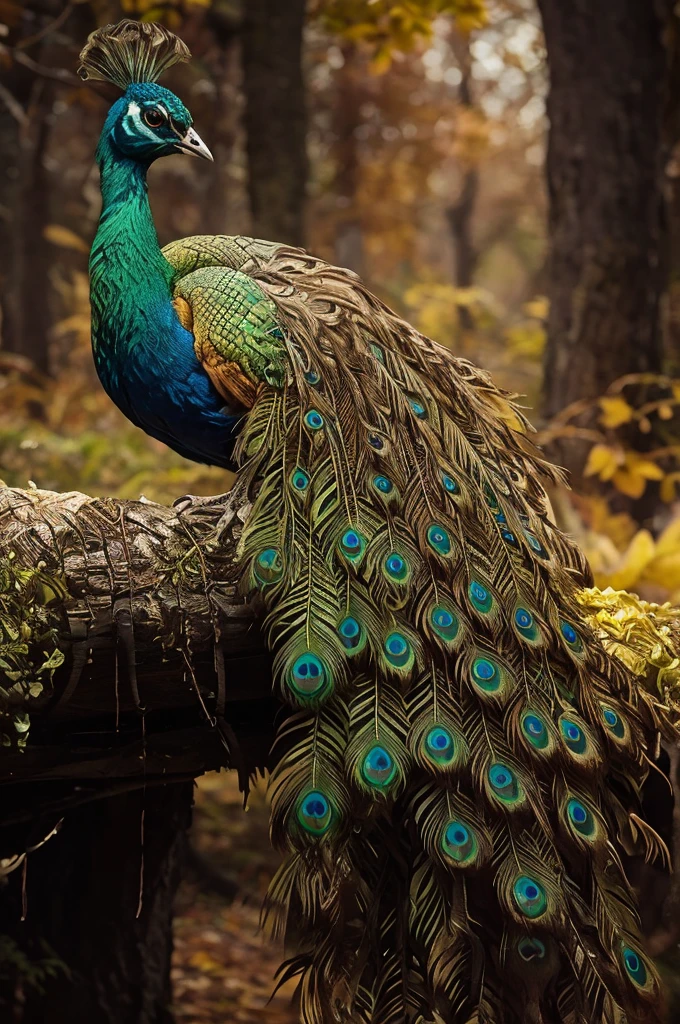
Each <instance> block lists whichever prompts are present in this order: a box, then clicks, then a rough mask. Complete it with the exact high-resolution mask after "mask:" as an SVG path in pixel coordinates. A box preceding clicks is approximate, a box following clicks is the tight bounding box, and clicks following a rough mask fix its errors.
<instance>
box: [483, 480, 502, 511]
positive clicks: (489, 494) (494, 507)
mask: <svg viewBox="0 0 680 1024" xmlns="http://www.w3.org/2000/svg"><path fill="white" fill-rule="evenodd" d="M482 490H483V492H484V500H485V502H486V503H487V505H488V506H489V508H490V509H491V511H492V512H500V510H501V507H500V505H499V504H498V498H497V497H496V493H495V491H493V490H492V489H491V488H490V487H489V485H488V484H484V485H483V487H482Z"/></svg>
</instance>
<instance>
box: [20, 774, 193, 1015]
mask: <svg viewBox="0 0 680 1024" xmlns="http://www.w3.org/2000/svg"><path fill="white" fill-rule="evenodd" d="M192 801H193V782H184V783H181V784H175V785H167V786H161V787H156V788H152V789H138V790H136V791H135V792H131V793H126V794H124V795H121V796H117V797H111V798H109V799H107V800H101V801H99V802H96V803H91V804H87V805H85V806H83V807H80V808H78V809H77V810H74V811H71V813H69V814H68V815H67V816H66V818H65V820H64V824H63V826H62V828H61V830H60V831H59V833H58V834H57V835H56V836H54V837H53V838H51V839H49V840H48V841H47V842H46V843H45V844H44V846H42V847H41V848H40V849H39V850H38V851H36V852H35V853H34V854H32V855H31V856H30V858H29V860H28V861H27V870H26V875H25V877H24V875H23V872H22V870H21V869H19V870H17V871H15V872H14V873H13V875H12V876H10V878H11V881H10V884H9V886H8V891H6V892H5V893H4V894H3V899H2V904H1V905H0V931H2V932H3V933H4V934H5V935H11V936H12V938H13V939H14V940H15V942H16V943H17V945H18V946H19V948H20V949H23V950H25V951H26V952H27V954H28V955H29V956H30V955H31V954H32V955H34V956H37V957H40V955H41V952H42V955H44V944H45V943H47V945H48V946H49V948H50V951H51V955H56V957H57V958H58V959H59V960H60V961H61V963H62V964H63V968H60V969H57V972H56V974H55V976H54V977H52V978H49V979H48V980H47V983H46V984H45V986H44V992H38V991H36V990H35V989H34V988H32V987H30V986H29V985H26V984H25V983H24V984H22V982H21V979H19V984H18V985H17V986H16V987H15V998H14V1006H13V1007H12V1008H11V1009H12V1013H13V1016H14V1019H16V1020H18V1021H20V1022H21V1024H91V1022H92V1021H98V1022H101V1024H171V1022H172V1020H173V1015H172V1011H171V988H170V960H171V956H172V913H173V901H174V897H175V894H176V891H177V888H178V886H179V883H180V880H181V877H182V867H183V864H184V859H185V853H186V845H187V837H186V833H187V829H188V827H189V824H190V822H191V805H192ZM22 916H23V917H24V920H21V917H22ZM5 1019H8V1018H7V1017H6V1018H5Z"/></svg>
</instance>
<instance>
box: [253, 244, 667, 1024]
mask: <svg viewBox="0 0 680 1024" xmlns="http://www.w3.org/2000/svg"><path fill="white" fill-rule="evenodd" d="M251 280H252V281H253V282H254V285H251V288H253V287H254V288H255V289H258V290H259V293H260V294H259V297H258V302H260V303H261V302H262V301H263V300H264V301H266V302H267V303H270V304H271V306H270V308H272V309H275V311H276V323H277V326H276V327H275V328H274V329H273V331H272V333H271V335H270V337H271V338H273V339H275V341H276V343H277V345H278V349H279V352H278V354H277V357H276V361H277V362H278V364H279V365H280V366H284V367H285V374H284V375H283V376H282V379H281V382H280V384H279V385H278V386H273V385H272V383H266V382H261V383H259V385H258V387H257V390H256V397H255V400H254V404H253V406H252V409H251V411H250V412H249V414H248V416H247V419H246V420H245V423H244V426H243V430H242V433H241V435H240V440H239V443H238V448H237V452H236V458H237V461H238V463H239V465H240V473H239V479H238V483H237V486H238V487H239V488H240V489H241V490H242V491H243V493H244V494H245V495H247V496H248V497H249V498H250V500H251V501H252V509H251V511H250V514H249V518H248V520H247V523H246V525H245V528H244V530H243V534H242V538H241V542H240V548H239V559H240V564H241V567H242V573H243V592H244V594H245V595H249V596H254V597H256V599H257V600H259V601H261V603H262V606H263V613H264V619H263V628H264V634H265V637H266V640H267V643H268V644H269V646H270V648H271V650H272V652H273V656H274V679H275V685H276V687H277V690H278V692H279V694H280V696H281V698H282V700H283V701H284V702H285V703H286V704H287V705H289V706H290V708H291V713H290V715H289V716H288V717H287V718H286V720H285V722H284V724H283V726H282V727H281V730H280V734H279V737H278V741H277V747H276V767H275V768H274V770H273V772H272V776H271V786H270V788H271V802H272V821H271V830H272V837H273V840H274V842H275V843H276V845H277V846H278V847H279V848H281V849H283V850H285V851H286V853H287V858H286V859H285V861H284V863H283V865H282V867H281V869H280V871H279V873H278V874H277V876H276V878H275V879H274V881H273V883H272V886H271V889H270V893H269V897H268V901H267V905H266V908H265V918H266V919H267V920H268V921H269V923H270V925H271V926H272V928H273V930H274V931H275V932H277V933H278V934H282V935H283V936H285V937H286V938H287V939H288V940H289V941H290V942H292V943H295V944H296V946H297V947H298V948H300V947H301V948H302V952H301V953H298V954H297V955H296V956H294V957H293V958H292V960H291V961H290V962H289V963H288V965H287V967H286V968H285V970H286V972H288V973H295V972H300V973H301V976H302V982H301V983H302V1011H301V1012H302V1020H303V1021H304V1022H305V1024H312V1022H313V1024H317V1022H319V1024H320V1022H326V1021H331V1020H333V1021H337V1020H347V1021H357V1022H360V1021H362V1022H367V1024H368V1022H372V1024H378V1022H380V1024H388V1022H395V1024H396V1022H397V1021H399V1022H402V1021H405V1020H407V1021H414V1022H415V1021H422V1022H425V1021H428V1022H429V1021H446V1022H458V1021H460V1022H467V1021H488V1022H492V1021H493V1022H501V1021H503V1022H510V1021H531V1022H534V1021H535V1022H539V1021H544V1022H555V1021H569V1022H571V1021H574V1022H577V1021H582V1022H585V1021H593V1020H603V1021H612V1022H613V1021H620V1020H622V1019H625V1020H629V1021H636V1020H644V1021H652V1020H656V1019H657V1015H658V1012H659V1011H658V1006H659V982H658V978H657V975H656V972H655V970H654V967H653V965H652V964H651V963H650V961H649V959H648V958H647V957H646V956H645V954H644V952H643V951H642V949H641V940H640V934H639V919H638V914H637V911H636V908H635V900H634V896H633V893H632V891H631V888H630V885H629V883H628V881H627V880H626V876H625V873H624V869H623V866H622V863H621V859H620V854H621V847H620V843H619V842H618V836H619V833H620V831H621V829H622V823H625V822H626V821H627V820H628V819H629V818H631V819H632V820H633V821H635V822H638V823H639V822H640V820H641V819H640V813H641V812H640V801H639V797H640V789H641V786H642V783H643V781H644V779H645V776H646V774H647V771H648V769H649V761H648V757H649V756H650V755H649V753H648V752H649V751H650V750H653V749H654V747H655V744H656V737H657V734H658V731H659V729H660V728H668V727H669V726H668V723H667V721H666V718H665V715H664V711H663V709H662V708H660V707H659V706H658V702H657V701H655V698H654V696H653V693H652V692H649V691H648V690H647V689H645V688H644V687H640V686H639V685H638V684H637V682H636V680H635V677H634V675H633V673H632V672H631V671H630V670H629V669H628V668H627V667H626V666H625V665H624V663H623V662H622V661H621V660H620V659H619V658H615V657H612V656H611V655H610V654H609V653H608V651H607V649H606V647H605V645H604V644H603V639H602V635H601V633H602V631H601V630H598V629H597V628H594V626H595V627H596V623H595V624H594V623H593V622H592V616H591V621H590V622H589V621H588V617H587V616H586V614H585V609H584V606H583V601H582V596H581V594H582V589H583V588H584V587H587V586H588V585H589V584H590V582H591V581H590V576H589V571H588V568H587V565H586V564H585V562H584V559H583V557H582V555H581V553H580V552H579V550H578V549H577V548H576V546H575V545H574V544H573V543H572V542H571V541H570V540H569V539H568V538H566V537H565V536H564V535H562V534H561V533H560V531H559V530H558V529H557V528H556V527H555V526H554V524H553V523H552V522H551V520H550V517H549V503H548V500H547V497H546V494H545V490H544V487H543V483H544V482H550V481H554V480H555V477H556V473H555V471H554V470H553V469H551V468H550V467H549V466H547V465H546V464H545V463H544V462H543V461H542V460H541V459H540V457H539V456H538V454H537V452H536V451H535V450H533V449H532V447H531V445H530V443H529V441H528V438H527V434H526V423H525V421H524V419H523V418H522V416H521V414H520V413H519V412H518V411H517V410H516V409H515V408H514V407H513V406H512V405H511V403H510V402H509V401H508V398H507V396H506V395H504V394H503V393H502V392H500V391H499V390H498V389H497V388H496V387H495V386H494V385H493V384H492V382H491V381H490V379H489V378H488V377H487V376H486V374H484V373H482V372H481V371H479V370H477V369H475V368H474V367H472V366H471V365H470V364H469V363H467V362H465V361H464V360H461V359H456V358H454V357H453V356H452V355H451V354H450V353H449V352H448V351H446V350H445V349H443V348H442V347H440V346H438V345H436V344H434V343H433V342H431V341H429V340H428V339H426V338H424V337H422V336H421V335H419V334H418V333H417V332H416V331H415V330H414V329H413V328H412V327H410V326H409V325H408V324H407V323H405V322H404V321H403V320H401V319H400V318H399V317H397V316H396V315H395V314H393V313H392V312H391V311H390V310H389V309H387V308H386V307H385V306H384V305H383V304H382V303H380V302H379V301H378V300H377V299H375V298H374V297H373V296H372V295H370V293H369V292H367V291H366V290H365V289H364V288H363V287H362V286H361V284H360V283H359V282H358V280H357V279H356V278H354V276H353V275H351V274H350V273H349V272H347V271H343V270H339V269H337V268H334V267H330V266H328V265H327V264H324V263H322V262H321V261H319V260H316V259H313V258H312V257H310V256H308V255H306V254H305V253H302V252H301V251H299V250H292V249H285V248H281V247H280V248H278V250H277V251H276V252H275V253H274V254H273V255H271V257H270V258H269V259H268V260H263V261H262V262H261V263H260V265H259V267H254V268H253V269H252V271H251ZM242 365H245V364H242ZM645 841H646V842H647V843H649V844H650V849H651V850H652V851H654V850H655V849H662V847H663V844H662V843H661V841H660V840H658V838H657V837H656V836H655V834H654V833H653V832H652V831H651V829H646V830H645ZM622 1014H625V1017H622Z"/></svg>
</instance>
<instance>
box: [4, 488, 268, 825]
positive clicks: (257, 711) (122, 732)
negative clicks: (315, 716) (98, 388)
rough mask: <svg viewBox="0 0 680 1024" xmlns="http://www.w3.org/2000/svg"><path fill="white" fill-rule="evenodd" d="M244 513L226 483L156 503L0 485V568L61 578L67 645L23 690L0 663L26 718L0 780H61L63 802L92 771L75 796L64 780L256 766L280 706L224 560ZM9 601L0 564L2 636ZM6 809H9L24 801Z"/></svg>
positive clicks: (58, 621)
mask: <svg viewBox="0 0 680 1024" xmlns="http://www.w3.org/2000/svg"><path fill="white" fill-rule="evenodd" d="M246 512H247V508H245V507H243V506H239V505H238V503H237V499H236V498H235V497H233V496H230V495H229V494H227V495H224V496H221V497H217V498H209V499H204V498H192V497H186V498H182V499H180V500H179V501H178V502H176V503H175V505H174V506H173V507H172V508H168V507H165V506H163V505H157V504H154V503H152V502H146V501H136V502H135V501H117V500H114V499H111V498H89V497H87V496H86V495H84V494H80V493H77V492H71V493H69V494H55V493H53V492H50V491H39V490H28V491H24V490H16V489H10V488H0V569H1V563H2V560H3V559H4V560H5V563H6V565H9V566H11V567H12V572H15V573H18V574H19V578H21V573H22V572H23V573H24V576H25V577H26V578H29V577H30V574H31V573H33V574H34V575H35V574H36V567H38V568H39V569H40V577H41V578H44V579H45V580H47V581H48V593H52V591H51V589H50V587H51V586H52V585H54V587H55V588H56V589H58V584H59V583H60V581H61V582H62V583H63V584H64V585H65V588H66V590H67V592H68V596H67V598H66V599H65V600H62V601H59V600H57V601H56V602H52V603H51V604H48V606H47V611H48V613H49V615H50V617H51V621H50V625H51V627H52V633H51V635H53V636H55V637H56V638H57V647H58V648H59V650H61V651H62V652H64V653H65V655H66V659H65V662H64V664H63V665H62V666H61V667H59V668H57V670H56V672H55V673H54V675H53V679H52V682H51V684H49V685H46V686H45V687H44V691H43V692H42V693H40V692H38V691H39V690H40V685H38V686H35V685H34V688H33V690H31V693H33V692H35V696H28V697H26V686H24V685H23V682H21V683H17V682H16V676H17V673H14V674H13V675H11V676H9V677H8V676H7V674H6V675H5V678H4V680H3V678H2V675H1V674H0V684H1V685H2V686H4V687H5V688H6V702H9V704H10V705H11V708H12V710H13V711H14V712H15V713H19V712H21V713H23V712H28V713H29V716H30V721H31V726H30V732H29V738H28V743H27V746H26V748H25V749H24V751H23V752H20V751H16V752H15V751H12V750H9V749H8V750H6V751H5V752H4V753H3V756H2V761H1V765H2V767H0V782H2V783H3V786H4V788H5V790H6V788H7V786H8V785H11V786H18V788H19V790H20V791H21V790H22V784H23V783H28V782H30V783H31V784H34V783H35V782H36V781H41V782H55V783H56V782H59V783H61V784H62V785H61V788H60V787H59V786H57V787H56V789H55V787H52V788H51V790H50V795H49V799H48V802H49V801H53V802H54V801H55V800H56V802H57V803H59V802H60V801H61V802H62V803H63V800H64V799H65V798H66V797H65V796H64V793H67V795H68V796H69V799H71V798H73V799H76V800H78V801H80V800H82V799H83V798H86V799H89V798H95V797H96V796H97V795H101V787H100V786H99V783H97V782H96V781H93V788H92V792H91V795H90V796H88V795H87V793H88V792H90V791H89V790H87V792H85V795H84V796H83V790H82V787H81V789H80V790H79V794H80V795H78V796H76V795H75V794H74V793H73V792H72V790H73V784H72V782H71V783H69V786H67V787H66V789H64V786H63V783H65V782H66V781H68V780H83V779H88V780H100V781H101V782H102V784H104V785H107V784H108V785H110V783H106V780H107V779H111V780H115V779H117V780H118V784H119V783H120V780H121V778H125V777H127V778H134V777H138V778H140V779H141V778H142V777H143V779H144V780H145V784H149V783H150V782H151V781H152V777H153V776H157V777H161V776H162V777H163V778H165V779H167V778H168V776H169V775H172V774H175V773H176V774H177V775H178V776H182V777H187V776H189V777H191V776H193V775H197V774H200V773H201V772H202V771H205V770H207V769H210V768H217V767H219V766H220V765H229V766H231V767H237V768H239V769H240V771H241V773H242V776H243V778H244V781H245V780H246V779H247V774H248V773H249V772H252V771H253V770H254V769H255V768H256V767H262V766H263V765H265V764H266V761H267V755H268V750H269V747H270V744H271V739H272V733H273V728H274V718H275V716H276V711H277V704H276V702H275V701H274V700H273V698H272V697H271V693H270V690H271V671H270V660H269V656H268V654H267V653H266V651H265V649H264V646H263V644H262V640H261V637H260V635H259V632H258V629H257V625H256V620H255V613H254V611H253V609H252V608H251V607H250V606H249V605H247V604H245V602H244V600H243V598H242V597H240V595H239V593H238V581H237V572H236V569H235V562H234V553H235V548H236V544H237V541H238V536H239V533H240V530H241V525H242V522H243V520H244V518H245V514H246ZM221 517H224V518H223V523H224V522H226V523H227V526H226V528H225V530H224V533H223V536H222V540H221V544H220V549H219V553H218V554H209V553H207V552H206V549H205V541H206V539H207V537H208V536H209V535H210V534H211V533H212V531H213V530H214V528H215V525H216V523H217V522H218V520H219V519H220V518H221ZM50 581H52V582H51V583H50ZM12 599H13V596H12V593H11V592H8V590H7V586H6V585H5V593H4V594H3V584H2V572H1V571H0V646H1V643H2V627H3V621H2V611H3V607H6V604H5V605H3V604H2V600H4V601H5V602H7V601H8V600H9V601H11V600H12ZM5 625H6V623H5ZM5 633H6V634H7V629H6V630H5ZM46 653H49V651H48V652H46ZM42 655H43V652H42V651H41V652H40V658H42ZM40 678H41V680H43V677H40ZM47 678H49V676H48V677H47ZM31 793H33V790H31ZM55 794H56V796H55ZM19 795H21V793H20V794H19ZM46 799H47V798H46ZM30 803H32V801H29V805H30ZM16 806H17V808H18V809H19V811H17V813H19V817H20V816H21V814H20V808H21V806H25V801H23V802H22V800H19V799H17V801H16ZM60 807H61V803H60ZM12 813H13V812H12V811H11V808H9V810H7V811H6V812H3V815H2V820H3V822H6V821H7V820H8V814H9V818H10V819H11V820H14V818H12ZM15 817H16V815H15Z"/></svg>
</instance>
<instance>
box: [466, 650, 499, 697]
mask: <svg viewBox="0 0 680 1024" xmlns="http://www.w3.org/2000/svg"><path fill="white" fill-rule="evenodd" d="M472 681H473V683H474V684H475V685H476V686H477V688H478V689H480V690H483V691H484V692H485V693H494V692H495V691H496V690H497V689H498V687H499V686H500V685H501V675H500V672H499V670H498V666H497V665H496V664H494V662H493V661H490V660H489V659H488V658H475V660H474V661H473V662H472Z"/></svg>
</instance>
